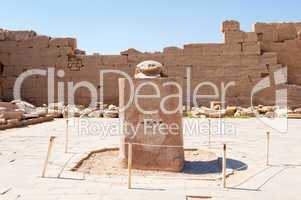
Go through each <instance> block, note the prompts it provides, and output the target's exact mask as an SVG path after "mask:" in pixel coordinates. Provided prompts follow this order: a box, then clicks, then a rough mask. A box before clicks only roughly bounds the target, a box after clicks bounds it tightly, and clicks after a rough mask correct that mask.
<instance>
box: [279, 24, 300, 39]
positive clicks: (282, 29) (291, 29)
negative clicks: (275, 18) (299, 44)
mask: <svg viewBox="0 0 301 200" xmlns="http://www.w3.org/2000/svg"><path fill="white" fill-rule="evenodd" d="M277 33H278V41H284V40H293V39H296V38H297V30H296V27H295V26H294V24H293V23H279V24H277Z"/></svg>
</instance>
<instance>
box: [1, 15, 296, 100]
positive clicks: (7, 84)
mask: <svg viewBox="0 0 301 200" xmlns="http://www.w3.org/2000/svg"><path fill="white" fill-rule="evenodd" d="M300 31H301V23H269V24H267V23H256V24H254V27H253V31H252V32H244V31H242V30H240V24H239V22H237V21H225V22H223V24H222V32H223V33H224V43H215V44H211V43H208V44H204V43H194V44H185V45H184V47H183V48H179V47H166V48H165V49H164V50H163V52H155V53H148V52H145V53H142V52H140V51H138V50H136V49H128V50H126V51H123V52H121V53H120V55H99V54H94V55H86V54H85V52H84V51H82V50H79V49H77V44H76V39H74V38H51V37H49V36H45V35H38V34H37V33H36V32H34V31H7V30H2V29H1V30H0V94H1V99H3V100H11V99H12V98H13V86H14V83H15V81H16V79H17V77H18V76H19V75H20V74H21V73H23V72H25V71H27V70H30V69H45V70H47V68H48V67H52V68H54V69H55V73H54V74H50V72H49V74H50V76H52V77H53V78H54V88H55V89H54V91H53V92H54V94H55V99H54V102H58V101H57V98H58V95H57V93H58V89H57V88H58V82H64V83H65V92H66V93H67V86H66V85H67V84H66V83H67V82H68V81H73V82H74V84H76V83H79V82H80V81H89V82H90V83H92V84H93V85H94V86H95V88H96V89H97V91H98V92H99V91H100V89H101V88H102V89H103V92H104V93H103V94H104V96H103V100H104V102H105V103H108V104H111V103H113V104H118V98H119V95H118V78H121V77H122V76H120V75H117V74H106V75H105V76H104V81H103V85H100V74H99V70H103V69H118V70H121V71H123V72H125V73H127V74H129V75H130V76H131V77H134V74H135V66H136V65H137V64H138V63H140V62H142V61H144V60H155V61H158V62H160V63H162V64H163V65H164V66H165V68H166V73H167V74H168V76H169V77H170V78H177V79H179V80H180V83H181V85H182V86H183V103H184V104H191V102H192V94H193V92H194V89H195V88H196V86H197V85H198V84H199V83H200V82H202V81H210V82H212V83H213V84H215V85H217V86H219V91H218V92H219V93H221V90H222V88H223V86H222V83H224V86H225V85H227V83H230V82H232V81H233V82H234V83H235V85H231V86H230V87H229V88H227V93H226V97H225V101H226V104H227V105H241V106H249V105H250V97H251V96H250V94H251V91H252V88H254V86H255V85H256V84H257V83H258V82H259V81H260V80H262V79H263V78H266V77H268V78H269V87H267V88H265V89H263V90H261V91H260V92H259V93H257V94H256V96H254V99H253V103H254V104H255V105H256V104H264V105H274V104H275V93H276V91H277V90H278V89H280V88H282V89H283V88H285V89H287V94H288V104H289V105H291V106H300V105H301V33H300ZM200 37H201V36H200ZM100 45H101V44H100ZM286 66H287V72H288V78H287V80H286V81H285V82H284V83H281V84H278V82H277V81H275V79H274V76H275V72H276V71H277V70H278V69H281V68H283V67H286ZM58 70H64V72H65V74H60V75H61V76H58V75H57V71H58ZM187 71H188V72H190V73H187ZM48 84H52V83H51V82H48V81H47V77H46V76H42V75H33V76H31V77H29V78H27V79H26V80H25V81H24V83H23V85H22V90H21V95H22V98H23V99H24V100H26V101H28V102H31V103H33V104H35V105H42V104H43V103H47V97H48V94H47V89H46V88H47V85H48ZM224 88H225V87H224ZM187 91H188V92H187ZM99 93H100V92H99ZM199 94H214V91H213V89H212V87H209V86H207V87H202V88H200V91H199ZM98 95H99V96H98V98H99V99H100V94H98ZM219 95H220V94H219ZM64 98H65V99H64V100H65V101H66V102H67V94H66V95H65V97H64ZM90 98H91V94H90V92H89V90H88V89H87V88H84V87H81V88H78V89H77V90H76V92H75V103H76V104H82V105H87V104H89V102H90ZM219 100H220V96H219V98H216V99H212V98H211V99H199V100H198V103H199V104H203V105H204V104H207V105H209V102H210V101H219Z"/></svg>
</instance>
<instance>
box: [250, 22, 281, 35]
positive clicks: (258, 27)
mask: <svg viewBox="0 0 301 200" xmlns="http://www.w3.org/2000/svg"><path fill="white" fill-rule="evenodd" d="M276 29H277V24H275V23H261V22H257V23H255V24H253V32H256V33H265V32H269V31H273V30H276Z"/></svg>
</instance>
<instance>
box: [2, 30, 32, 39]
mask: <svg viewBox="0 0 301 200" xmlns="http://www.w3.org/2000/svg"><path fill="white" fill-rule="evenodd" d="M36 35H37V34H36V32H34V31H6V32H5V39H6V40H12V41H20V40H29V39H32V38H33V37H35V36H36Z"/></svg>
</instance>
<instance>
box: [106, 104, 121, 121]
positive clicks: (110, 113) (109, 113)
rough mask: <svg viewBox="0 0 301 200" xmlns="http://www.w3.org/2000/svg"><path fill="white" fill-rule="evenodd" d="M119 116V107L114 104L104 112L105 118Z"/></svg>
mask: <svg viewBox="0 0 301 200" xmlns="http://www.w3.org/2000/svg"><path fill="white" fill-rule="evenodd" d="M118 116H119V108H118V107H117V106H114V105H109V107H108V108H107V109H105V110H104V112H103V117H105V118H118Z"/></svg>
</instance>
